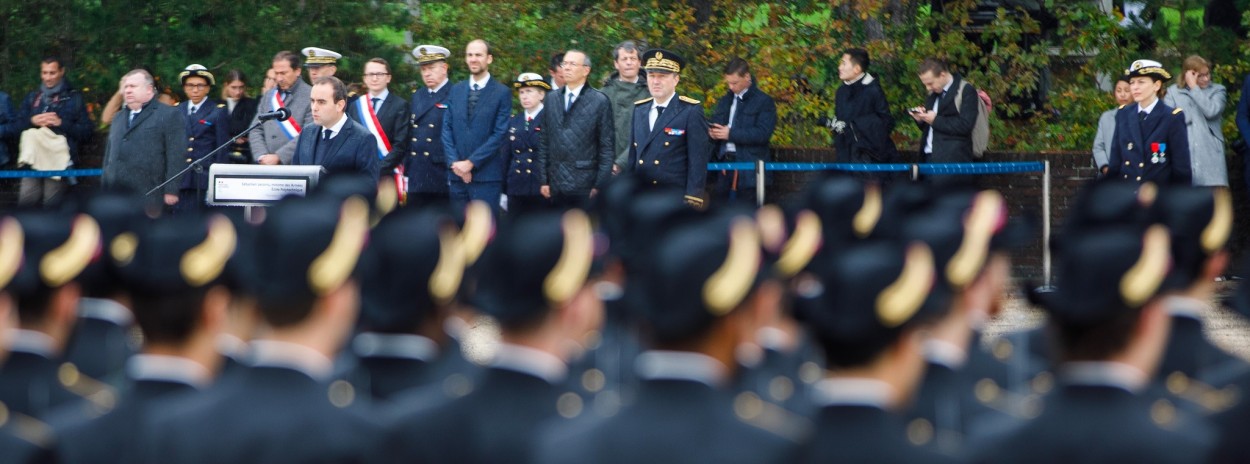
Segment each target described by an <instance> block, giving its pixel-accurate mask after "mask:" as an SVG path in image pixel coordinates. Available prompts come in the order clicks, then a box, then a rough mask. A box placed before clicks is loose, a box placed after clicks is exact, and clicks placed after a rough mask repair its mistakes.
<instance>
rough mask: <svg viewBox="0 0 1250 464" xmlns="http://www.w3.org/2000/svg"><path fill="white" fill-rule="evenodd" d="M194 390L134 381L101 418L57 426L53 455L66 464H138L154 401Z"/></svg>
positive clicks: (188, 387)
mask: <svg viewBox="0 0 1250 464" xmlns="http://www.w3.org/2000/svg"><path fill="white" fill-rule="evenodd" d="M194 391H195V389H194V387H192V386H190V385H187V384H184V383H180V382H171V381H161V380H139V381H135V382H134V383H133V384H132V385H131V386H130V388H129V390H127V391H126V393H124V394H123V395H122V398H121V400H120V401H118V403H117V407H115V408H113V409H112V410H111V411H109V412H108V413H106V414H104V415H103V416H99V417H95V418H88V417H87V416H84V417H80V418H79V420H78V421H74V422H70V423H68V424H64V425H61V426H59V427H57V428H56V435H57V445H56V452H57V456H58V458H59V459H60V460H61V462H63V463H66V464H90V463H100V464H105V463H113V462H139V460H140V459H142V457H143V449H144V446H145V443H146V442H145V441H144V439H145V436H144V435H143V434H142V432H143V431H144V430H145V429H146V427H145V426H144V424H145V423H147V421H148V420H150V419H151V414H152V412H153V409H152V408H153V407H156V404H158V403H157V399H159V398H162V397H169V396H172V395H180V394H188V393H193V392H194ZM54 425H58V424H54Z"/></svg>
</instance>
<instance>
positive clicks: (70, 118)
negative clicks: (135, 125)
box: [14, 77, 95, 164]
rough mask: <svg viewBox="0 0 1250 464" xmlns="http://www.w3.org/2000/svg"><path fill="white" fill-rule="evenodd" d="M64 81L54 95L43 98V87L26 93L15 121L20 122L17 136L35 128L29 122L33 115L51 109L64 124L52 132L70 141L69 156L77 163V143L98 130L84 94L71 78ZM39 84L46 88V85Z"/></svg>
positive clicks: (85, 139) (84, 141) (87, 138)
mask: <svg viewBox="0 0 1250 464" xmlns="http://www.w3.org/2000/svg"><path fill="white" fill-rule="evenodd" d="M63 82H64V83H65V87H64V88H63V89H62V90H61V91H60V92H58V93H56V94H54V95H53V96H52V97H51V98H47V99H45V98H43V89H42V88H37V89H35V90H34V91H33V92H31V93H28V94H26V98H25V99H24V100H22V106H20V107H18V108H17V120H16V121H15V122H16V124H18V130H17V131H16V132H15V134H14V135H17V134H21V133H22V131H24V130H26V129H31V128H33V127H34V126H32V125H30V118H31V117H32V116H34V115H36V114H40V113H47V112H49V111H51V112H53V113H56V115H57V116H59V117H60V118H61V125H60V126H57V127H52V128H50V129H52V132H55V133H57V134H60V135H64V136H65V141H66V142H67V143H68V144H69V156H70V159H71V160H73V161H74V163H75V164H77V162H78V146H79V145H80V144H83V143H86V142H87V141H88V140H90V139H91V135H92V134H93V133H95V126H94V124H92V122H91V118H90V117H88V116H87V106H86V104H85V103H84V102H83V97H82V93H81V92H79V91H78V89H76V88H74V86H73V84H71V83H70V81H69V78H68V77H66V78H63ZM39 86H40V87H43V84H40V85H39Z"/></svg>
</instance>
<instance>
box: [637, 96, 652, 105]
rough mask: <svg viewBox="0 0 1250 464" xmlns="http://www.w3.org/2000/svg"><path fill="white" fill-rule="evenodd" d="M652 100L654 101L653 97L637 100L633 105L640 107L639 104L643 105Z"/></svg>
mask: <svg viewBox="0 0 1250 464" xmlns="http://www.w3.org/2000/svg"><path fill="white" fill-rule="evenodd" d="M654 99H655V97H647V98H644V99H642V100H638V101H636V102H634V104H635V105H641V104H643V103H646V102H649V101H651V100H654Z"/></svg>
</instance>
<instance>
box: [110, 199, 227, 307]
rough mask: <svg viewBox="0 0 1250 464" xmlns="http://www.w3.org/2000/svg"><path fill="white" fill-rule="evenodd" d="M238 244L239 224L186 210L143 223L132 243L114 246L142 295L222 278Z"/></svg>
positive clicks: (131, 283)
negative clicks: (237, 225)
mask: <svg viewBox="0 0 1250 464" xmlns="http://www.w3.org/2000/svg"><path fill="white" fill-rule="evenodd" d="M237 243H238V238H237V234H236V233H235V228H234V224H233V223H232V222H230V220H229V219H227V218H226V217H224V216H221V215H218V214H194V213H189V214H180V215H177V216H171V217H168V218H164V219H161V220H159V221H153V222H152V223H150V224H148V225H146V226H144V227H141V228H139V230H138V233H137V234H135V243H134V245H132V246H125V247H122V246H118V247H110V248H111V249H110V250H109V254H110V255H111V258H112V259H113V260H114V261H115V262H117V264H118V266H119V268H120V270H121V275H122V278H123V280H124V281H125V282H126V285H127V286H128V287H129V288H130V291H131V292H133V293H134V294H136V295H146V296H154V297H161V296H172V295H177V294H181V293H185V292H188V291H191V290H196V289H203V288H207V287H210V286H212V285H214V284H218V283H221V282H222V278H223V275H224V273H225V269H226V264H227V262H228V261H229V260H230V257H231V256H233V255H234V252H235V248H236V245H237Z"/></svg>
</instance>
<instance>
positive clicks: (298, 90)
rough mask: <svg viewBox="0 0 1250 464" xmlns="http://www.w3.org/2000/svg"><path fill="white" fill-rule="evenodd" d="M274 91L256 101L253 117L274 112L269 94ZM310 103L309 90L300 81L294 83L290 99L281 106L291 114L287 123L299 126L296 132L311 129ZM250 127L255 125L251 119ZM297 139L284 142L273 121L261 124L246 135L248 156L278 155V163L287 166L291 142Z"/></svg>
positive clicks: (293, 151) (283, 135) (290, 155)
mask: <svg viewBox="0 0 1250 464" xmlns="http://www.w3.org/2000/svg"><path fill="white" fill-rule="evenodd" d="M277 91H278V88H277V87H274V88H273V90H270V91H268V92H265V95H263V96H261V97H260V103H259V104H258V105H257V109H256V114H258V115H259V114H263V113H268V112H271V111H273V110H274V107H273V93H274V92H277ZM311 102H312V87H311V86H309V85H308V84H306V83H304V80H303V79H295V85H292V86H291V98H288V99H287V101H285V102H282V104H283V106H285V107H286V109H288V110H291V120H292V121H295V123H296V124H298V125H299V127H300V129H301V130H302V129H304V128H306V127H311V126H312V125H313V119H312V111H311V110H309V105H310V104H311ZM252 124H256V119H255V118H253V119H252ZM298 137H299V135H298V134H296V135H295V136H294V137H291V138H287V136H286V134H285V133H283V132H282V127H281V126H280V123H279V122H278V121H277V120H276V119H271V120H269V121H265V123H264V124H261V125H260V127H257V128H255V129H252V132H251V133H250V134H248V140H247V143H248V144H249V145H251V146H252V156H253V157H255V158H260V157H261V156H263V155H265V154H269V153H274V154H276V155H278V158H280V159H282V164H291V158H292V157H294V156H295V140H296V139H297V138H298Z"/></svg>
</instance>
